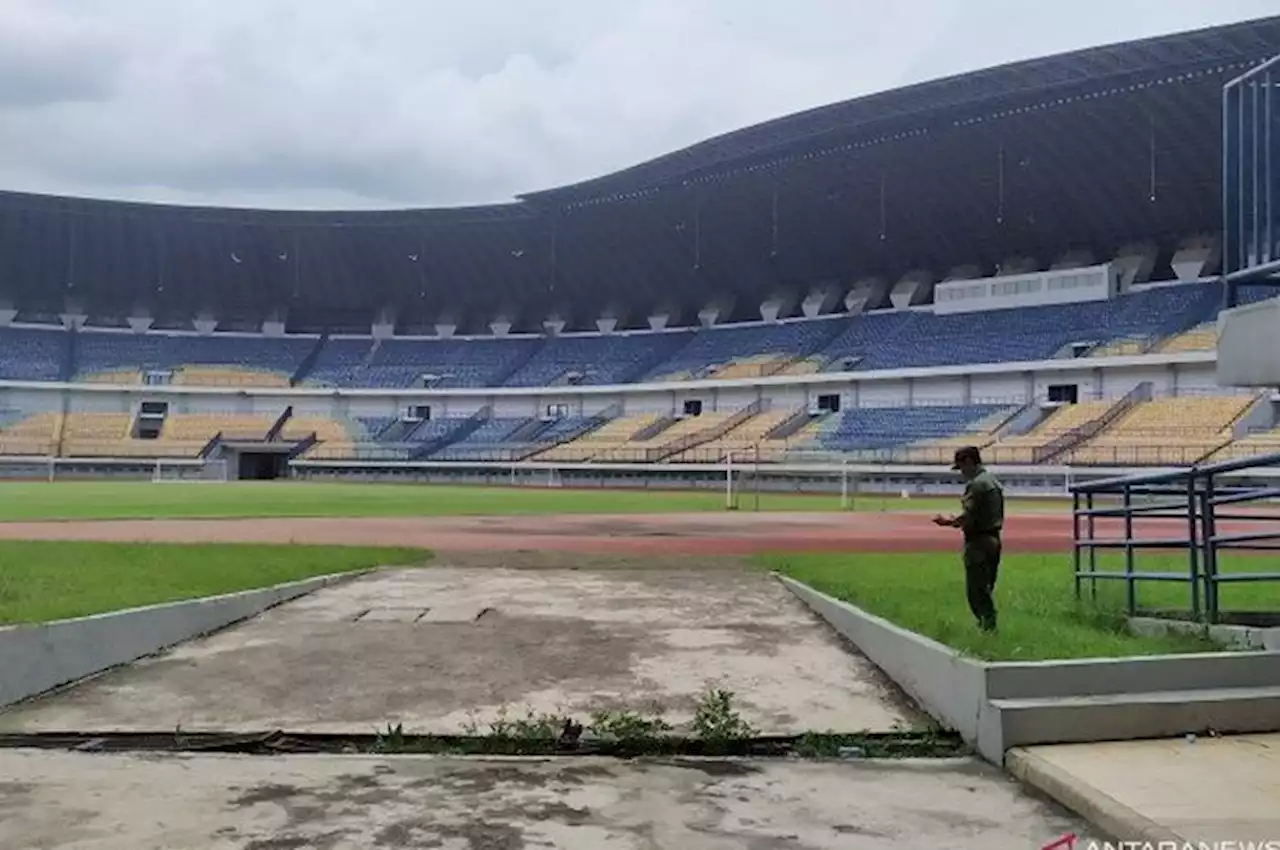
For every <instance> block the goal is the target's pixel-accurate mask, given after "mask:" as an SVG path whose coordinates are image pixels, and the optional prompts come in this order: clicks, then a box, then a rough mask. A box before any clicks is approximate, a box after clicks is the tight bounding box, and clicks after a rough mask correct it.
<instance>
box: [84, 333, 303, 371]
mask: <svg viewBox="0 0 1280 850" xmlns="http://www.w3.org/2000/svg"><path fill="white" fill-rule="evenodd" d="M315 344H316V341H315V339H314V338H309V337H265V336H250V335H246V336H231V335H227V334H212V335H209V336H199V335H194V334H192V335H175V334H166V333H145V334H137V333H132V332H130V333H106V332H102V331H81V332H80V333H78V334H77V335H76V374H77V376H89V375H93V374H95V373H99V372H113V371H118V370H122V369H136V370H164V371H171V370H176V369H179V368H181V367H183V366H196V365H200V366H229V367H234V368H240V369H246V370H251V371H269V372H277V373H280V374H283V375H286V376H292V375H293V374H294V373H295V372H296V371H297V370H298V368H299V367H300V366H301V365H302V361H303V360H304V359H306V357H307V355H308V354H309V353H310V352H311V350H312V348H314V347H315Z"/></svg>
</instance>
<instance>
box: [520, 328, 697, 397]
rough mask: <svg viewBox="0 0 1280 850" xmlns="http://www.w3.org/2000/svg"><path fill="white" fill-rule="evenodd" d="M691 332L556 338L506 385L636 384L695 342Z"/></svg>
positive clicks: (522, 367) (540, 350) (538, 352)
mask: <svg viewBox="0 0 1280 850" xmlns="http://www.w3.org/2000/svg"><path fill="white" fill-rule="evenodd" d="M692 336H693V334H692V333H691V332H689V331H679V332H671V333H634V334H611V335H608V336H573V337H567V336H565V337H555V338H553V339H551V340H549V341H548V342H547V344H546V345H545V346H543V347H542V348H541V349H539V350H538V351H537V353H535V354H534V355H533V357H532V358H531V359H530V360H529V361H528V362H527V363H525V364H524V365H523V366H521V367H520V368H519V369H518V370H516V372H515V374H513V375H512V376H511V377H510V378H508V379H507V380H506V381H505V382H504V385H505V386H508V387H540V386H555V385H558V384H575V385H581V386H597V385H602V384H623V383H629V382H632V381H635V380H636V379H637V378H639V377H640V376H641V375H642V374H644V373H645V372H646V371H648V369H649V368H650V367H652V366H653V365H654V364H655V363H656V362H658V361H660V360H664V359H667V358H670V357H672V356H674V355H675V353H676V352H677V351H678V350H679V349H680V348H681V347H683V346H684V345H686V344H687V343H688V342H689V340H690V339H691V338H692Z"/></svg>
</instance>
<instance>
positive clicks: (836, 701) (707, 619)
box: [0, 17, 1280, 850]
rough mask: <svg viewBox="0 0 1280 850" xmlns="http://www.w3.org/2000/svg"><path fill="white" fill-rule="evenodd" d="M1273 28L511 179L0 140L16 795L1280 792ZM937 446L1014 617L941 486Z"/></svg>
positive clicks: (411, 808) (902, 813)
mask: <svg viewBox="0 0 1280 850" xmlns="http://www.w3.org/2000/svg"><path fill="white" fill-rule="evenodd" d="M1276 57H1280V17H1272V18H1265V19H1260V20H1252V21H1247V22H1244V23H1238V24H1229V25H1224V26H1218V27H1214V28H1210V29H1203V30H1197V31H1193V32H1185V33H1179V34H1175V35H1169V36H1162V37H1158V38H1152V39H1147V40H1143V41H1138V42H1128V43H1123V44H1115V45H1109V46H1103V47H1096V48H1090V49H1087V50H1082V51H1076V52H1073V53H1068V54H1061V55H1056V56H1050V57H1047V58H1042V59H1036V60H1032V61H1025V62H1020V63H1016V64H1012V65H1006V66H1002V67H996V68H991V69H989V70H984V71H979V72H974V73H968V74H964V75H961V76H956V77H950V78H945V79H940V80H936V81H932V82H927V83H922V84H918V85H913V86H910V87H907V88H901V89H897V90H893V91H887V92H883V93H880V94H874V95H870V96H866V97H862V98H858V99H855V100H850V101H846V102H843V103H837V104H833V105H830V106H825V107H821V108H818V109H813V110H810V111H808V112H804V113H800V114H796V115H791V116H787V117H783V118H778V119H776V120H773V121H770V122H768V123H765V124H761V125H758V126H753V127H748V128H745V129H741V130H738V131H735V132H731V133H729V134H727V135H724V136H720V137H717V138H713V139H709V140H707V141H704V142H702V143H700V144H696V145H694V146H692V147H690V148H688V149H685V150H681V151H676V152H673V153H670V154H667V155H665V156H661V157H659V158H657V159H655V160H652V161H649V162H644V163H640V164H637V165H635V166H633V167H630V168H627V169H625V170H623V171H620V172H617V173H614V174H609V175H605V176H602V177H598V178H595V179H591V180H587V181H585V182H581V183H578V184H574V185H568V186H561V187H557V188H551V189H539V190H536V191H530V192H528V193H525V194H523V195H520V196H519V197H517V198H515V199H514V200H512V201H511V202H509V203H505V204H498V205H490V206H472V207H459V208H440V209H404V210H381V211H286V210H255V209H239V208H213V207H193V206H169V205H160V204H146V203H136V202H127V201H108V200H96V199H88V198H74V197H54V196H42V195H32V194H22V193H15V192H0V306H2V307H3V309H0V477H3V478H4V479H5V480H4V481H2V482H0V624H9V625H6V626H4V627H3V628H0V659H3V660H4V664H3V666H0V773H4V774H5V776H6V777H8V778H9V779H10V780H11V781H6V782H4V783H0V789H3V792H4V793H5V794H9V793H10V792H12V797H13V799H14V800H16V801H17V802H16V803H13V804H12V805H13V808H12V811H13V812H17V813H18V814H19V816H18V817H16V818H6V817H5V814H6V813H7V812H8V811H10V809H9V808H7V806H9V804H8V803H7V802H6V800H5V799H3V798H0V845H3V846H14V847H18V846H24V847H25V846H40V847H45V846H48V847H59V846H72V845H71V844H69V843H68V842H75V841H79V840H84V841H86V842H87V843H86V844H84V845H83V846H86V847H88V846H92V847H103V848H106V847H117V846H119V847H125V846H128V847H131V848H133V847H144V846H156V847H178V846H227V847H232V846H235V847H241V846H243V847H252V848H255V849H256V850H266V848H272V847H277V848H286V847H290V848H292V847H312V846H314V847H338V846H342V847H346V846H352V847H357V846H358V847H365V846H369V847H373V846H377V847H412V846H427V847H446V846H447V847H455V846H456V847H472V848H481V847H493V848H504V850H506V849H507V848H510V850H518V848H522V847H526V846H527V847H534V846H539V847H547V846H553V847H565V848H574V847H584V848H587V847H589V848H596V847H601V848H603V847H613V846H617V847H637V848H638V847H647V848H657V847H661V848H667V847H670V848H676V847H679V848H681V850H684V848H702V847H706V848H721V847H744V848H748V847H750V848H757V847H766V846H768V847H775V846H776V847H794V848H797V850H799V848H839V847H851V846H884V847H888V846H893V845H895V844H897V843H903V842H905V843H906V844H908V845H910V846H926V845H928V846H973V847H978V846H981V847H984V848H985V847H1009V848H1014V847H1017V848H1022V847H1029V846H1036V847H1064V848H1067V850H1070V848H1072V847H1074V846H1075V844H1076V842H1077V841H1078V842H1080V846H1090V847H1092V846H1103V845H1102V843H1101V842H1103V841H1104V840H1106V839H1114V840H1120V841H1148V842H1157V841H1169V840H1174V841H1201V842H1204V841H1220V840H1222V839H1223V838H1224V835H1225V837H1228V838H1230V839H1231V840H1240V841H1246V840H1248V841H1258V840H1262V841H1266V840H1271V839H1274V840H1275V841H1276V842H1280V824H1278V823H1277V821H1276V820H1275V817H1274V812H1275V811H1276V808H1275V803H1276V801H1277V800H1280V786H1277V784H1276V777H1277V776H1280V764H1277V762H1276V761H1275V756H1274V755H1272V754H1273V753H1275V752H1280V747H1278V746H1277V745H1276V740H1275V739H1276V733H1277V732H1280V726H1278V725H1277V722H1276V720H1275V718H1276V717H1280V680H1277V679H1276V674H1275V671H1276V670H1277V669H1280V667H1278V666H1277V664H1276V661H1277V658H1276V653H1277V652H1280V613H1278V612H1280V595H1277V592H1276V591H1277V588H1280V572H1277V571H1276V570H1275V564H1276V560H1275V557H1274V552H1275V546H1274V541H1275V539H1277V538H1278V537H1280V534H1277V532H1276V531H1275V528H1276V525H1275V503H1276V502H1275V500H1276V498H1277V496H1280V489H1278V488H1276V487H1275V486H1274V475H1275V470H1276V469H1277V468H1280V389H1277V386H1278V385H1280V384H1278V382H1277V380H1276V378H1277V377H1278V376H1277V370H1276V363H1277V362H1280V360H1278V359H1277V358H1280V349H1277V346H1278V345H1280V335H1277V334H1275V327H1276V324H1275V323H1276V318H1277V316H1278V315H1280V299H1275V298H1274V295H1275V290H1274V286H1275V282H1274V281H1273V280H1271V279H1269V278H1268V275H1269V274H1270V273H1271V272H1274V271H1276V268H1277V267H1276V263H1277V261H1278V260H1277V258H1280V216H1277V215H1276V210H1275V208H1274V205H1273V202H1272V200H1271V199H1272V192H1273V191H1274V192H1275V193H1276V194H1280V182H1277V175H1280V171H1277V170H1276V169H1275V168H1274V167H1273V165H1272V164H1271V163H1272V162H1273V161H1274V162H1276V163H1280V150H1278V149H1277V140H1280V134H1275V135H1274V136H1273V134H1272V133H1273V130H1272V128H1273V127H1274V126H1276V125H1275V116H1278V115H1280V100H1277V98H1276V95H1275V92H1276V91H1277V90H1280V88H1278V87H1277V86H1276V85H1275V84H1273V82H1272V80H1273V78H1274V75H1275V73H1276V72H1275V71H1274V68H1275V67H1277V66H1276V64H1275V63H1276V61H1277V59H1276ZM1241 81H1244V82H1243V83H1242V82H1241ZM1224 92H1225V93H1226V94H1224ZM1232 92H1237V94H1235V95H1233V94H1231V93H1232ZM1239 92H1250V94H1248V97H1250V98H1252V100H1251V101H1248V102H1246V101H1245V100H1244V99H1243V98H1244V97H1245V95H1244V94H1239ZM1232 97H1236V98H1237V100H1235V101H1233V100H1232ZM1232 104H1235V105H1234V106H1233V105H1232ZM1273 110H1276V111H1273ZM1247 116H1249V117H1248V120H1246V117H1247ZM1263 139H1265V142H1264V141H1262V140H1263ZM1237 172H1239V173H1245V172H1247V173H1248V175H1249V180H1248V182H1249V185H1250V188H1249V190H1248V191H1247V192H1246V191H1245V190H1244V189H1242V188H1241V187H1243V186H1244V182H1243V179H1242V182H1239V183H1238V184H1237V182H1236V181H1235V177H1234V175H1236V174H1237ZM1242 192H1244V194H1241V193H1242ZM1250 193H1251V194H1250ZM1264 233H1265V236H1263V235H1262V234H1264ZM965 446H974V447H977V448H979V449H980V451H981V453H982V455H983V457H984V459H985V461H986V463H987V464H988V465H989V467H990V468H991V469H992V470H994V471H995V472H996V473H997V474H998V476H999V478H1000V480H1001V481H1002V482H1004V485H1005V487H1006V491H1007V492H1008V494H1009V502H1008V505H1009V507H1008V511H1009V520H1008V524H1007V526H1006V528H1005V532H1004V537H1003V540H1004V546H1005V547H1006V551H1007V554H1006V555H1005V556H1004V564H1005V566H1003V567H1002V568H1001V569H1002V570H1004V572H1003V573H1002V578H1001V580H1000V581H1001V584H1000V594H999V604H1000V606H1001V608H1000V610H1001V614H1000V616H1001V621H1000V630H999V632H998V633H992V634H987V633H983V632H980V631H978V630H976V629H975V628H974V627H973V624H972V622H971V620H972V618H971V617H970V611H969V610H966V609H965V608H964V605H965V599H966V596H965V594H966V592H967V590H966V586H965V578H964V575H963V573H962V572H961V570H960V567H959V564H958V561H959V557H958V556H957V554H956V552H955V550H957V549H958V548H960V545H961V544H960V541H959V539H958V537H957V535H956V534H953V533H952V532H953V531H954V529H938V528H935V527H933V526H932V525H930V523H929V520H930V519H931V518H932V515H933V514H935V513H936V512H938V511H946V512H948V513H949V512H951V511H952V510H954V508H955V503H956V497H957V496H958V495H959V493H960V492H961V488H962V486H963V483H962V482H961V481H960V480H959V478H958V476H957V473H956V472H955V471H954V470H953V468H952V460H953V457H954V455H955V452H956V450H957V449H959V448H961V447H965ZM280 479H288V480H280ZM267 481H273V483H262V482H267ZM206 483H210V484H216V485H218V486H204V485H205V484H206ZM161 484H164V485H167V486H159V485H161ZM641 491H643V492H641ZM726 509H728V510H726ZM390 565H396V566H390ZM420 567H425V568H420ZM1073 579H1074V590H1075V592H1074V594H1073V593H1072V592H1071V585H1072V580H1073ZM970 598H971V597H970ZM970 604H972V603H970ZM650 703H653V704H654V705H656V707H654V708H652V711H651V712H650V711H649V705H650ZM642 706H643V710H642ZM525 710H527V712H528V713H527V716H525V715H521V716H520V717H517V716H515V715H511V714H509V713H508V712H509V711H516V712H517V714H519V713H520V712H523V711H525ZM646 712H648V713H646ZM586 718H590V720H589V721H586ZM575 720H584V721H585V722H586V726H585V727H584V726H583V725H576V726H575ZM485 729H487V730H488V732H484V731H483V730H485ZM575 729H576V731H575ZM374 730H376V732H375V731H374ZM584 734H585V737H583V736H584ZM1197 735H1201V736H1203V741H1202V743H1200V744H1198V745H1197V746H1198V748H1199V749H1198V750H1197V751H1195V752H1191V751H1190V750H1179V751H1178V754H1177V755H1176V758H1175V757H1173V756H1169V749H1168V748H1170V747H1172V746H1174V745H1175V744H1178V743H1179V742H1181V741H1182V740H1184V737H1185V739H1186V741H1187V746H1188V747H1190V744H1191V743H1192V742H1194V741H1195V740H1197V738H1196V736H1197ZM580 738H581V740H580ZM1146 739H1151V740H1146ZM583 742H586V743H583ZM1144 747H1145V749H1144ZM1162 747H1163V748H1165V749H1161V748H1162ZM229 754H234V755H236V756H242V757H244V758H242V759H230V758H223V756H227V755H229ZM424 754H426V755H430V756H432V757H433V758H432V759H429V760H421V759H418V758H417V757H419V756H423V755H424ZM392 755H394V756H397V759H390V758H389V757H390V756H392ZM250 756H253V757H255V758H253V759H251V758H249V757H250ZM259 756H261V757H262V758H256V757H259ZM528 756H537V757H538V759H537V760H534V761H528V760H522V758H521V757H528ZM614 756H620V757H621V758H619V759H617V760H609V759H610V758H612V757H614ZM171 757H172V759H176V760H170V758H171ZM498 757H501V758H502V759H506V760H505V761H494V762H486V761H484V759H486V758H490V759H492V758H498ZM552 757H555V758H552ZM579 757H584V758H587V757H589V758H587V761H585V762H584V761H582V760H580V759H579ZM783 757H785V758H783ZM472 758H475V759H479V760H477V761H469V760H468V759H472ZM673 759H674V760H673ZM699 759H701V761H698V760H699ZM632 760H635V761H632ZM690 760H693V761H690ZM984 761H985V762H986V763H984ZM850 762H857V763H856V764H850ZM1175 762H1176V764H1175ZM584 764H586V765H587V766H585V767H584V766H583V765H584ZM1119 764H1123V765H1125V766H1126V769H1125V770H1119V771H1118V770H1117V768H1116V766H1117V765H1119ZM1226 765H1230V771H1232V772H1230V775H1229V779H1230V781H1227V779H1226V778H1224V781H1222V782H1221V783H1214V785H1215V788H1216V787H1218V786H1220V787H1221V789H1224V790H1221V791H1217V790H1214V789H1209V788H1206V787H1204V786H1205V783H1204V781H1203V780H1204V777H1205V776H1206V775H1207V774H1208V773H1209V772H1215V775H1216V772H1217V771H1227V767H1226ZM1001 770H1004V771H1007V772H1008V773H1011V774H1012V775H1013V776H1014V777H1016V778H1017V779H1018V780H1020V781H1021V783H1023V784H1017V783H1009V782H1007V781H1006V777H1005V776H1004V774H1002V773H1001V772H1000V771H1001ZM1130 770H1131V771H1132V773H1130V772H1129V771H1130ZM1117 774H1120V775H1121V779H1122V780H1123V782H1124V783H1126V785H1125V787H1121V786H1120V785H1118V784H1117V782H1119V781H1121V780H1118V779H1117V778H1116V777H1117ZM1222 775H1223V776H1224V777H1226V776H1227V774H1226V773H1224V774H1222ZM1024 785H1026V786H1031V787H1032V788H1034V789H1035V792H1034V793H1031V792H1028V791H1025V790H1023V788H1024ZM442 789H443V790H442ZM1134 789H1137V790H1134ZM1161 795H1180V797H1181V798H1182V799H1184V800H1187V801H1188V802H1186V805H1187V806H1188V807H1189V808H1188V811H1190V810H1191V809H1195V810H1196V812H1195V814H1194V815H1192V814H1188V815H1186V816H1185V817H1183V816H1181V815H1180V816H1178V817H1174V816H1173V815H1171V814H1169V811H1170V809H1169V807H1168V805H1167V804H1168V799H1167V798H1166V797H1164V796H1161ZM1227 795H1235V796H1234V797H1231V798H1230V799H1229V798H1228V796H1227ZM73 798H74V799H75V800H77V801H79V800H84V801H91V802H85V804H84V805H85V806H86V808H85V809H78V808H76V809H71V808H67V807H68V806H69V805H70V804H69V803H68V802H67V800H70V799H73ZM161 798H163V799H166V800H167V801H168V802H169V805H171V806H172V812H170V813H169V814H167V815H166V819H164V821H163V823H162V822H161V820H160V819H158V818H156V817H152V815H150V814H147V815H146V816H143V815H142V814H140V813H139V810H138V809H137V808H136V807H134V808H130V806H133V805H134V804H132V803H130V802H129V800H133V799H161ZM1046 798H1047V799H1046ZM1050 800H1051V801H1052V802H1050ZM733 801H736V802H733ZM77 805H79V802H77ZM667 805H669V806H671V807H673V808H672V809H671V811H673V812H675V813H676V814H665V813H664V812H665V809H664V808H663V806H667ZM1212 806H1221V807H1226V808H1231V807H1233V806H1234V808H1232V811H1233V812H1235V813H1236V814H1235V815H1234V816H1233V817H1234V818H1235V819H1234V820H1231V819H1230V818H1228V819H1226V820H1224V819H1222V818H1218V817H1217V816H1216V815H1210V814H1206V812H1208V811H1209V809H1210V808H1211V807H1212ZM424 811H427V812H432V813H433V814H432V815H431V816H430V817H428V816H425V815H423V812H424ZM25 812H33V813H35V814H24V813H25ZM228 812H235V814H234V815H232V814H228ZM886 812H891V813H896V814H894V815H892V816H890V815H889V814H886ZM68 818H70V819H71V821H74V822H75V823H76V824H77V826H76V827H75V829H78V830H81V832H74V831H73V833H65V832H63V831H62V826H61V824H62V823H63V821H66V820H67V819H68ZM1196 818H1199V819H1196ZM907 822H910V823H911V824H912V825H911V826H910V827H902V826H901V824H903V823H907ZM219 825H221V826H219ZM1224 825H1226V826H1224ZM1246 826H1247V829H1246ZM1228 827H1230V828H1229V829H1228V832H1227V833H1226V834H1220V831H1215V830H1220V829H1227V828H1228ZM1250 830H1252V831H1250ZM850 836H852V837H853V838H857V839H866V840H867V841H868V842H869V843H866V844H849V843H847V842H848V841H849V840H851V839H850ZM1095 839H1096V841H1095V843H1088V842H1090V841H1094V840H1095ZM95 841H96V842H98V843H93V842H95ZM112 842H116V843H112ZM211 842H212V843H211ZM217 842H222V843H220V844H219V843H217ZM344 842H345V843H344ZM432 842H434V843H432ZM451 842H452V843H451ZM75 846H81V845H75ZM1109 846H1110V845H1109ZM1114 846H1120V845H1118V844H1117V845H1114ZM1124 846H1130V845H1124ZM1150 846H1155V844H1154V843H1153V844H1151V845H1150ZM1161 846H1165V845H1161ZM1178 846H1182V845H1181V844H1179V845H1178ZM1242 846H1243V845H1242ZM1257 846H1272V845H1269V844H1258V845H1257ZM1277 846H1280V844H1278V845H1277Z"/></svg>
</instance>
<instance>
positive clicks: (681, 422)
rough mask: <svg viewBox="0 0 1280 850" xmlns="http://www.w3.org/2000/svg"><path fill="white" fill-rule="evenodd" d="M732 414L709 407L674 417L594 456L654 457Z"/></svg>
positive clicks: (616, 458) (607, 459)
mask: <svg viewBox="0 0 1280 850" xmlns="http://www.w3.org/2000/svg"><path fill="white" fill-rule="evenodd" d="M734 415H735V413H728V412H724V411H711V412H704V413H702V414H701V415H699V416H686V417H683V418H680V419H676V420H675V421H674V422H672V423H671V424H669V425H667V427H665V428H663V429H662V430H661V431H659V432H658V433H656V434H654V435H653V436H651V437H647V438H645V439H632V440H629V441H627V442H626V443H624V444H622V445H621V446H617V447H614V448H610V449H605V450H604V451H602V452H600V453H599V454H598V455H596V457H595V458H594V459H595V460H598V461H601V462H608V463H620V462H625V463H634V462H646V461H658V460H661V459H662V457H663V456H664V455H666V454H667V453H668V452H670V451H671V450H672V447H673V446H675V445H676V444H677V443H679V442H682V441H684V440H686V439H696V438H697V437H699V436H701V435H703V434H706V433H707V432H710V431H714V430H715V429H717V428H719V427H722V426H724V425H725V424H726V423H727V422H728V420H729V419H731V418H732V417H733V416H734Z"/></svg>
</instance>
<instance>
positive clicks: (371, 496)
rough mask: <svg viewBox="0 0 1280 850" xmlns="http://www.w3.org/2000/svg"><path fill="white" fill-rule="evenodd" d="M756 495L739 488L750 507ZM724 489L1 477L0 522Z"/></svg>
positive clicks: (1028, 506)
mask: <svg viewBox="0 0 1280 850" xmlns="http://www.w3.org/2000/svg"><path fill="white" fill-rule="evenodd" d="M759 501H760V509H761V510H765V511H838V510H840V497H839V496H838V495H836V494H832V495H825V494H822V495H802V494H786V493H762V494H760V500H759ZM755 505H756V502H755V496H754V494H750V493H743V494H742V495H741V502H740V508H741V509H742V510H753V509H754V508H755ZM1064 505H1065V502H1061V503H1053V502H1047V503H1046V502H1044V501H1036V500H1024V501H1021V502H1019V501H1017V500H1011V502H1010V509H1011V510H1062V509H1063V506H1064ZM724 507H725V497H724V493H723V492H718V491H716V490H705V491H698V492H679V491H677V492H670V491H645V490H634V491H631V490H571V489H558V488H551V487H519V488H517V487H467V486H448V485H423V484H358V483H330V482H261V483H257V482H246V483H226V484H191V483H188V484H183V483H172V484H152V483H150V482H143V481H126V482H100V481H90V482H82V481H75V482H70V481H69V482H55V483H44V482H5V483H0V521H18V520H42V519H83V520H88V519H151V518H187V519H190V518H209V517H227V518H230V517H337V516H348V517H399V516H485V515H488V516H509V515H532V514H641V513H697V512H709V511H721V510H724ZM852 507H853V509H855V510H862V511H889V510H916V511H953V510H955V509H956V508H957V500H956V499H945V498H918V499H917V498H913V499H902V498H900V497H896V496H886V495H859V496H858V497H856V499H855V500H854V503H853V506H852Z"/></svg>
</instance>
